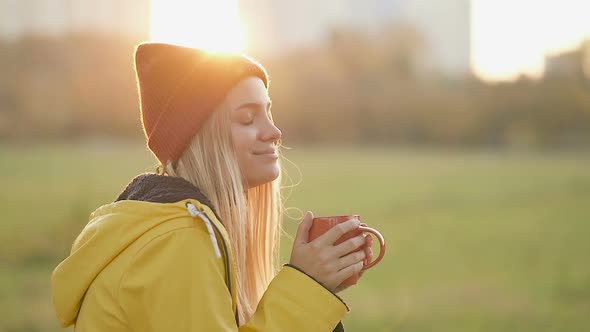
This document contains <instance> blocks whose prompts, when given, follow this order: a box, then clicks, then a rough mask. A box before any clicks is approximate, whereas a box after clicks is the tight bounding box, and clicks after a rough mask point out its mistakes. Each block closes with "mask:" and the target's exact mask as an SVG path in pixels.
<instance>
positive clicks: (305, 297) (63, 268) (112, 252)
mask: <svg viewBox="0 0 590 332" xmlns="http://www.w3.org/2000/svg"><path fill="white" fill-rule="evenodd" d="M166 178H168V179H166ZM171 178H172V177H164V176H160V175H155V174H144V175H140V176H138V177H136V178H135V179H134V180H133V181H132V182H131V183H130V185H129V186H128V187H127V188H126V190H125V191H124V193H123V194H121V196H120V197H119V199H118V200H117V201H115V202H114V203H111V204H107V205H104V206H101V207H99V208H98V209H97V210H96V211H94V212H93V213H92V214H91V215H90V222H89V223H88V224H87V225H86V227H85V228H84V230H83V231H82V232H81V234H80V235H79V236H78V238H77V239H76V240H75V242H74V244H73V246H72V250H71V254H70V256H69V257H67V258H66V259H65V260H64V261H63V262H61V263H60V264H59V265H58V266H57V267H56V268H55V270H54V271H53V274H52V287H53V289H52V290H53V302H54V306H55V310H56V313H57V316H58V318H59V321H60V322H61V324H62V326H64V327H65V326H70V325H72V324H75V326H76V331H81V332H86V331H110V332H118V331H141V332H149V331H244V332H245V331H306V332H311V331H332V330H333V329H334V327H336V325H337V324H338V322H339V321H340V320H341V319H342V318H343V317H344V316H345V315H346V314H347V312H348V307H347V306H346V304H344V302H342V300H341V299H340V298H338V297H337V296H335V295H334V294H332V293H331V292H330V291H329V290H327V289H326V288H324V287H323V286H322V285H321V284H319V283H318V282H316V281H315V280H313V279H312V278H310V277H309V276H307V275H305V274H304V273H302V272H301V271H299V270H297V269H296V268H294V267H291V266H288V265H286V266H283V268H282V269H281V270H280V271H279V273H278V274H277V275H276V276H275V278H274V279H273V280H272V282H271V283H270V285H269V287H268V289H267V290H266V292H265V293H264V296H263V297H262V300H261V301H260V303H259V305H258V308H257V310H256V312H255V314H254V315H253V317H252V318H251V319H250V321H248V322H247V323H245V324H243V325H242V326H240V327H238V324H237V322H236V318H235V317H236V315H235V313H236V294H235V292H234V291H233V290H235V288H236V280H235V273H234V272H233V267H232V264H231V262H232V259H233V258H232V257H233V256H232V252H231V249H230V246H229V245H228V244H229V243H228V236H227V233H226V231H225V228H224V227H223V224H222V223H221V222H220V220H219V218H217V216H216V213H214V211H213V210H212V209H211V208H210V206H208V205H206V204H204V202H207V203H208V201H207V200H206V198H202V195H201V194H200V193H199V192H198V189H196V188H194V187H192V185H190V184H189V183H188V182H186V181H184V180H182V179H180V178H174V181H176V184H174V183H172V184H170V182H174V181H171V180H172V179H171ZM179 179H180V180H179ZM183 182H186V183H183ZM162 183H164V184H165V185H162ZM178 183H180V184H181V186H184V188H183V189H181V190H178V185H177V184H178ZM191 187H192V188H191ZM137 188H139V192H141V194H140V195H136V194H137V192H138V190H137ZM146 188H147V189H146ZM154 188H157V189H154ZM162 188H164V189H165V191H172V192H174V193H173V194H172V195H170V193H168V194H167V196H168V197H167V198H165V199H159V198H161V197H159V196H158V195H157V194H155V195H154V190H155V191H156V192H160V194H161V191H162ZM171 188H172V189H171ZM187 188H188V190H187ZM191 190H193V191H194V192H191ZM187 191H188V194H187ZM146 192H148V193H147V194H146ZM149 192H151V193H149ZM134 195H135V196H136V197H134ZM179 195H180V196H179ZM139 196H142V197H139ZM160 196H161V195H160ZM165 196H166V195H165ZM122 197H123V198H122ZM146 197H147V199H146ZM178 197H187V198H185V199H182V200H178V201H175V200H176V199H175V198H178ZM195 197H196V198H201V199H196V198H195ZM158 200H161V201H162V202H158ZM167 200H168V201H167ZM170 200H172V201H175V202H169V201H170ZM209 205H210V204H209Z"/></svg>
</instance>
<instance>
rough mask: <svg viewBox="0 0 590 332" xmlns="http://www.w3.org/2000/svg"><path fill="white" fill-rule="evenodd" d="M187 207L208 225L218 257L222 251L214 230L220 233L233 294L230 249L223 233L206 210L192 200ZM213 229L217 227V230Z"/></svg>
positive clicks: (226, 269)
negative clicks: (202, 209) (198, 206)
mask: <svg viewBox="0 0 590 332" xmlns="http://www.w3.org/2000/svg"><path fill="white" fill-rule="evenodd" d="M186 207H187V209H188V212H189V213H190V215H191V216H193V217H199V218H201V220H203V222H204V223H205V226H207V232H209V237H210V238H211V242H212V243H213V249H214V250H215V255H216V256H217V258H221V252H220V250H219V244H218V243H217V237H216V236H215V233H214V232H217V234H219V238H221V244H222V246H223V251H224V253H225V259H223V265H224V267H225V271H226V273H225V275H226V278H225V279H226V280H225V282H226V284H227V289H228V290H229V293H230V294H232V289H231V269H230V266H229V251H228V250H227V244H226V243H225V239H224V237H223V234H222V233H221V231H220V230H219V228H218V227H217V225H215V223H214V222H212V221H211V219H209V216H208V215H207V213H206V212H205V211H201V210H199V209H197V207H196V206H195V205H194V204H193V203H191V202H187V203H186ZM213 229H215V231H214V230H213Z"/></svg>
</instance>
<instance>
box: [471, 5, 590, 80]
mask: <svg viewBox="0 0 590 332" xmlns="http://www.w3.org/2000/svg"><path fill="white" fill-rule="evenodd" d="M585 36H587V37H588V38H590V0H559V1H554V0H472V31H471V41H472V52H471V56H472V69H473V70H474V72H475V73H476V74H477V75H478V76H480V77H482V78H484V79H487V80H492V81H496V80H512V79H514V78H516V77H517V76H518V75H519V74H520V73H524V74H527V75H529V76H532V77H539V76H540V75H542V72H543V68H544V56H545V55H546V54H554V53H557V52H560V51H564V50H568V49H572V48H576V47H577V46H578V45H579V43H580V42H581V40H583V38H584V37H585Z"/></svg>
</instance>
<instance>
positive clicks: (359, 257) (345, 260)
mask: <svg viewBox="0 0 590 332" xmlns="http://www.w3.org/2000/svg"><path fill="white" fill-rule="evenodd" d="M365 255H366V254H365V252H364V251H362V250H358V251H355V252H351V253H350V254H348V255H346V256H344V257H342V258H339V259H338V262H337V265H336V266H337V269H338V270H342V269H343V268H346V267H348V266H350V265H354V264H356V263H358V262H363V260H364V258H365Z"/></svg>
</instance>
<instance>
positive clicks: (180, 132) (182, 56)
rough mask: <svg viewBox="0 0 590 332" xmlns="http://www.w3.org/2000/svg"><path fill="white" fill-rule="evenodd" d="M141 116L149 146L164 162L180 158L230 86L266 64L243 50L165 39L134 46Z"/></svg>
mask: <svg viewBox="0 0 590 332" xmlns="http://www.w3.org/2000/svg"><path fill="white" fill-rule="evenodd" d="M135 72H136V74H137V85H138V92H139V99H140V109H141V120H142V125H143V131H144V133H145V136H146V138H147V145H148V148H149V149H150V150H151V151H152V153H153V154H154V155H155V156H156V158H158V160H159V161H160V163H161V164H162V165H164V166H165V165H166V163H167V162H168V161H175V160H176V159H178V158H179V157H180V155H181V154H182V151H184V149H185V147H186V146H187V145H188V143H189V142H190V141H191V139H192V137H193V136H194V135H195V134H196V133H197V132H198V130H199V129H200V128H201V126H202V125H203V123H204V122H205V120H206V119H207V118H208V116H209V115H210V114H211V113H212V112H213V110H214V109H215V107H217V105H218V104H219V103H221V101H222V100H223V99H224V98H225V95H226V94H227V92H228V91H229V90H230V89H231V88H232V87H233V86H234V85H235V84H237V83H238V81H240V80H241V79H242V78H245V77H247V76H255V77H259V78H260V79H262V81H263V82H264V85H265V87H267V88H268V78H267V74H266V70H265V69H264V68H263V67H262V66H261V65H260V64H259V63H257V62H256V61H254V60H253V59H250V58H248V57H247V56H244V55H238V54H213V53H208V52H206V51H203V50H199V49H194V48H189V47H184V46H178V45H171V44H162V43H142V44H140V45H138V46H137V48H136V50H135Z"/></svg>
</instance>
